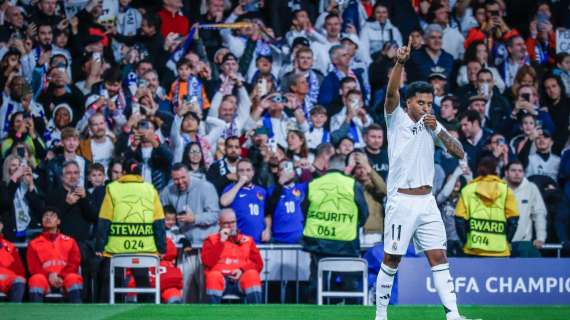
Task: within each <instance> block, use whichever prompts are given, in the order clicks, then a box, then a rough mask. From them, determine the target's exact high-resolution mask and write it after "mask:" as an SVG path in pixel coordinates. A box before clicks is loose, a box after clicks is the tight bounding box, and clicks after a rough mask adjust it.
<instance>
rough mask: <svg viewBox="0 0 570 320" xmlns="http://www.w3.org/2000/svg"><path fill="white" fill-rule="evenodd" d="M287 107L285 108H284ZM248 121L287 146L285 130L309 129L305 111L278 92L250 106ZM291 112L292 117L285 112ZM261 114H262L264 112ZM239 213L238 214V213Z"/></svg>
mask: <svg viewBox="0 0 570 320" xmlns="http://www.w3.org/2000/svg"><path fill="white" fill-rule="evenodd" d="M285 108H287V110H285ZM252 110H253V112H252V113H251V116H250V121H252V122H254V123H256V125H257V126H264V127H265V128H267V129H268V131H269V134H268V137H269V139H274V140H275V141H276V142H277V144H278V145H280V146H282V147H283V148H286V147H287V131H289V129H293V128H295V129H296V130H299V131H301V132H307V131H309V124H308V121H307V119H305V112H304V111H303V109H301V108H297V105H296V104H295V102H294V101H293V100H289V99H288V98H287V97H286V96H283V95H282V94H280V93H271V94H269V95H267V96H265V97H264V98H263V99H262V100H261V101H260V102H259V104H258V105H257V106H254V107H252ZM288 112H292V113H293V117H290V116H289V115H288V114H287V113H288ZM264 113H265V115H264V116H262V114H264ZM238 215H239V214H238Z"/></svg>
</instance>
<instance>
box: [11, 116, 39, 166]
mask: <svg viewBox="0 0 570 320" xmlns="http://www.w3.org/2000/svg"><path fill="white" fill-rule="evenodd" d="M9 128H10V129H9V131H8V136H7V137H6V138H5V139H4V140H2V147H1V150H2V157H7V156H8V154H9V153H10V152H11V151H13V150H17V146H18V145H20V144H22V145H24V148H25V149H26V150H27V151H26V152H27V155H26V158H28V159H29V160H30V163H29V164H30V166H32V167H36V166H38V164H39V163H40V160H41V159H43V158H44V157H45V145H44V142H43V141H42V139H41V137H39V135H38V134H37V133H36V130H35V124H34V121H32V118H31V117H26V116H25V114H24V112H16V113H13V114H12V116H11V117H10V124H9ZM21 157H22V156H21Z"/></svg>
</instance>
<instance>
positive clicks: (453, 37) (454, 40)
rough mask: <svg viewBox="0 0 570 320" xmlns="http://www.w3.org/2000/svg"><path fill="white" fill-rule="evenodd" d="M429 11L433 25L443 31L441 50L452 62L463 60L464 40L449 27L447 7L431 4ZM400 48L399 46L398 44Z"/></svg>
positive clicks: (459, 33) (455, 29)
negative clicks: (449, 56)
mask: <svg viewBox="0 0 570 320" xmlns="http://www.w3.org/2000/svg"><path fill="white" fill-rule="evenodd" d="M430 11H431V12H432V13H433V16H434V18H433V23H435V24H438V25H440V26H441V28H442V29H443V32H442V36H443V37H442V39H441V40H442V48H443V50H444V51H445V52H447V53H449V54H451V56H452V57H453V59H454V60H459V59H462V58H463V54H464V53H465V47H464V46H463V43H464V42H465V38H464V37H463V34H461V32H459V30H458V29H457V28H454V27H451V25H450V23H451V21H450V17H449V15H450V12H449V8H448V6H446V5H444V4H435V3H434V4H432V6H431V8H430ZM400 46H401V44H400Z"/></svg>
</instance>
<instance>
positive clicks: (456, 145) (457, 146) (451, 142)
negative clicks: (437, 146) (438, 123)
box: [437, 130, 465, 159]
mask: <svg viewBox="0 0 570 320" xmlns="http://www.w3.org/2000/svg"><path fill="white" fill-rule="evenodd" d="M437 137H438V138H439V140H441V142H442V143H443V145H444V146H445V148H446V149H447V152H449V153H450V154H451V155H453V156H454V157H456V158H457V159H463V158H464V157H465V151H464V150H463V145H461V142H459V140H457V139H455V138H454V137H452V136H451V135H450V134H449V132H447V131H446V130H441V131H440V132H439V134H438V135H437Z"/></svg>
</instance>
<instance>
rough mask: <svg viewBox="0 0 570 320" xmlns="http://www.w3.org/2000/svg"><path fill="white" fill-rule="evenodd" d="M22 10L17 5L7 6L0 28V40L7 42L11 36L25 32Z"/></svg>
mask: <svg viewBox="0 0 570 320" xmlns="http://www.w3.org/2000/svg"><path fill="white" fill-rule="evenodd" d="M25 23H26V20H25V19H24V10H23V9H22V8H21V7H18V6H7V8H6V12H5V13H4V25H3V26H2V27H1V28H0V42H4V43H8V42H9V40H10V39H11V38H12V37H17V36H19V37H21V36H22V35H23V34H24V33H25V31H26V30H25Z"/></svg>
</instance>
